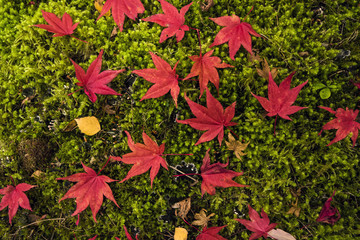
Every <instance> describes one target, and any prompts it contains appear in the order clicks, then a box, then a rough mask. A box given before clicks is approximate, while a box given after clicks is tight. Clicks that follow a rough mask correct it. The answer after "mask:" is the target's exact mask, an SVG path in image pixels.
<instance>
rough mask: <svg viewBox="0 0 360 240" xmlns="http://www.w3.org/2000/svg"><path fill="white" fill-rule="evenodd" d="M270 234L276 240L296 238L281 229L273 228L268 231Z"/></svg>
mask: <svg viewBox="0 0 360 240" xmlns="http://www.w3.org/2000/svg"><path fill="white" fill-rule="evenodd" d="M268 235H269V237H271V238H273V239H276V240H296V238H295V237H294V236H293V235H291V234H290V233H288V232H285V231H284V230H281V229H272V230H270V231H269V232H268Z"/></svg>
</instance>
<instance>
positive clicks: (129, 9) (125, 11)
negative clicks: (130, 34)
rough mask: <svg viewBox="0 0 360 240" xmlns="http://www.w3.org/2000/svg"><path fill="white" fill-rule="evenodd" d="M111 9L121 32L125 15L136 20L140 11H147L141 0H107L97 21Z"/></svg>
mask: <svg viewBox="0 0 360 240" xmlns="http://www.w3.org/2000/svg"><path fill="white" fill-rule="evenodd" d="M110 9H111V13H112V16H113V19H114V21H115V23H116V24H117V25H118V26H119V29H120V32H122V30H123V27H124V21H125V15H126V16H128V17H129V18H130V19H132V20H135V19H136V18H137V15H138V14H139V13H143V12H144V11H145V8H144V6H143V4H142V3H141V1H140V0H106V2H105V4H104V6H103V8H102V10H101V13H100V15H99V17H98V18H97V19H96V21H97V20H99V19H100V18H101V17H102V16H104V15H105V14H106V13H107V12H108V11H110Z"/></svg>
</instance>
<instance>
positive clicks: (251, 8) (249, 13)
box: [243, 6, 254, 21]
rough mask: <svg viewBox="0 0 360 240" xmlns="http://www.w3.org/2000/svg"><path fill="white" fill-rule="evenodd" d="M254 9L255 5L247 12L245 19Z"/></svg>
mask: <svg viewBox="0 0 360 240" xmlns="http://www.w3.org/2000/svg"><path fill="white" fill-rule="evenodd" d="M253 9H254V6H252V7H251V9H250V11H249V12H248V14H246V16H245V17H244V19H243V21H244V20H245V19H246V17H247V16H249V14H250V13H251V11H252V10H253Z"/></svg>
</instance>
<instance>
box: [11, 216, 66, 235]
mask: <svg viewBox="0 0 360 240" xmlns="http://www.w3.org/2000/svg"><path fill="white" fill-rule="evenodd" d="M57 220H65V218H51V219H44V220H39V221H35V222H33V223H30V224H28V225H25V226H22V227H20V228H19V229H18V230H16V232H15V233H14V234H10V235H17V233H18V232H19V231H20V230H21V229H23V228H26V227H29V226H32V225H35V224H39V223H41V222H46V221H57Z"/></svg>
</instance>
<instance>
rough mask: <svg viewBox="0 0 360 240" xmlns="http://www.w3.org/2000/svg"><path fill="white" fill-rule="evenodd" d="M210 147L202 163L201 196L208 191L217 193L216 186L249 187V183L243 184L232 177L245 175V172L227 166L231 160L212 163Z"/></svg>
mask: <svg viewBox="0 0 360 240" xmlns="http://www.w3.org/2000/svg"><path fill="white" fill-rule="evenodd" d="M209 151H210V149H208V150H207V151H206V153H205V157H204V159H203V164H202V165H201V168H200V170H201V174H200V175H201V177H202V179H203V181H202V183H201V196H204V194H205V193H206V192H207V193H209V194H210V195H214V194H215V187H223V188H227V187H249V186H248V185H242V184H239V183H237V182H235V181H233V180H232V178H234V177H237V176H241V175H243V172H234V171H231V170H228V169H225V167H226V166H227V165H228V164H229V162H227V163H225V164H223V163H219V162H218V163H214V164H210V157H209Z"/></svg>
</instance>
